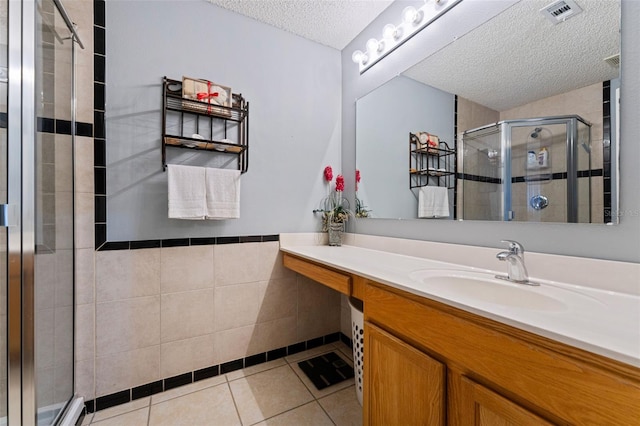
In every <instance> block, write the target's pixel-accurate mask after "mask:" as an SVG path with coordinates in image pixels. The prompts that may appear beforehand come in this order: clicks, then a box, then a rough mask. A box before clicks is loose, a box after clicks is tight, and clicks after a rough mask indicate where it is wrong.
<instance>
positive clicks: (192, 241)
mask: <svg viewBox="0 0 640 426" xmlns="http://www.w3.org/2000/svg"><path fill="white" fill-rule="evenodd" d="M99 197H102V196H96V200H95V203H96V206H97V205H98V204H99V203H102V200H99V199H98V198H99ZM97 217H100V216H99V213H98V212H96V218H97ZM106 226H107V224H106V223H97V222H96V229H95V231H96V238H98V233H103V234H104V235H103V236H102V238H104V240H103V242H102V245H100V247H98V248H96V250H98V251H107V250H138V249H146V248H161V247H162V248H168V247H189V246H209V245H211V246H213V245H222V244H244V243H267V242H277V241H280V236H279V235H257V236H256V235H254V236H251V237H248V238H247V237H206V238H171V239H166V240H138V241H106Z"/></svg>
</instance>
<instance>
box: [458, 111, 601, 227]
mask: <svg viewBox="0 0 640 426" xmlns="http://www.w3.org/2000/svg"><path fill="white" fill-rule="evenodd" d="M458 161H459V166H458V171H459V173H458V177H459V179H458V188H457V189H458V202H459V204H460V206H461V208H459V212H460V214H459V218H460V219H466V220H504V221H533V222H573V223H589V222H591V210H592V208H591V206H592V179H591V178H592V174H593V172H592V164H591V162H592V158H591V124H590V123H589V122H587V121H586V120H584V119H583V118H582V117H580V116H578V115H565V116H553V117H540V118H529V119H521V120H504V121H500V122H497V123H493V124H489V125H486V126H482V127H479V128H476V129H472V130H468V131H466V132H464V133H463V134H462V140H461V142H460V149H459V158H458Z"/></svg>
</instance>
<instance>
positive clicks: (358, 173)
mask: <svg viewBox="0 0 640 426" xmlns="http://www.w3.org/2000/svg"><path fill="white" fill-rule="evenodd" d="M359 183H360V170H358V169H356V191H357V190H358V184H359Z"/></svg>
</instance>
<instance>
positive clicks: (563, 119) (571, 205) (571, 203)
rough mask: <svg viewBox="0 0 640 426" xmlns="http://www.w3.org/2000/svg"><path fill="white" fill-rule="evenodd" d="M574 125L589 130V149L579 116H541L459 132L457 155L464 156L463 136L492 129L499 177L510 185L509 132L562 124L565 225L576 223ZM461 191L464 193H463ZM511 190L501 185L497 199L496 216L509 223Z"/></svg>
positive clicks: (461, 211) (460, 167) (461, 210)
mask: <svg viewBox="0 0 640 426" xmlns="http://www.w3.org/2000/svg"><path fill="white" fill-rule="evenodd" d="M578 122H580V123H583V124H584V125H586V126H587V127H588V128H589V141H588V145H589V146H591V123H590V122H588V121H587V120H585V119H584V118H582V117H580V116H579V115H558V116H545V117H536V118H525V119H516V120H502V121H498V122H496V123H491V124H487V125H485V126H480V127H476V128H474V129H470V130H467V131H465V132H463V134H462V135H463V136H462V138H461V140H460V150H459V152H461V153H464V148H465V136H466V135H468V134H471V133H474V132H479V131H484V130H488V129H491V128H495V129H496V130H495V131H496V132H500V157H501V158H502V161H501V163H500V166H501V168H502V171H501V173H500V179H501V182H509V183H511V178H512V172H511V129H512V128H516V127H538V126H543V127H544V126H549V125H554V124H561V125H562V124H564V125H566V127H567V142H566V158H567V220H566V222H567V223H578V185H577V183H578V182H577V174H578V156H577V148H578V146H577V143H578ZM458 164H459V170H460V171H462V174H463V173H464V170H465V169H464V155H461V156H460V158H459V159H458ZM589 169H591V156H589ZM458 181H459V182H464V180H463V179H459V180H458ZM463 190H464V189H463ZM511 192H512V190H511V184H509V185H502V197H501V198H500V212H501V214H500V216H501V218H502V220H503V221H512V220H513V211H512V210H511V203H512V193H511ZM589 193H591V180H589ZM463 206H464V197H463V203H462V206H461V207H462V208H460V209H458V211H459V212H460V216H461V217H460V218H459V219H460V220H464V217H463V211H464V209H463ZM590 222H591V206H590V208H589V223H590Z"/></svg>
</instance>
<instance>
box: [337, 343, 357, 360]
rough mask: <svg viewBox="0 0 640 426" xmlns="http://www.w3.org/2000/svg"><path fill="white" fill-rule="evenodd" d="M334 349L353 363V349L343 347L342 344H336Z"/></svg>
mask: <svg viewBox="0 0 640 426" xmlns="http://www.w3.org/2000/svg"><path fill="white" fill-rule="evenodd" d="M335 345H336V349H339V350H340V352H342V354H344V355H345V356H346V357H347V358H348V359H349V360H350V361H353V349H351V348H350V347H349V346H347V345H345V344H344V343H343V342H337V343H336V344H335Z"/></svg>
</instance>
